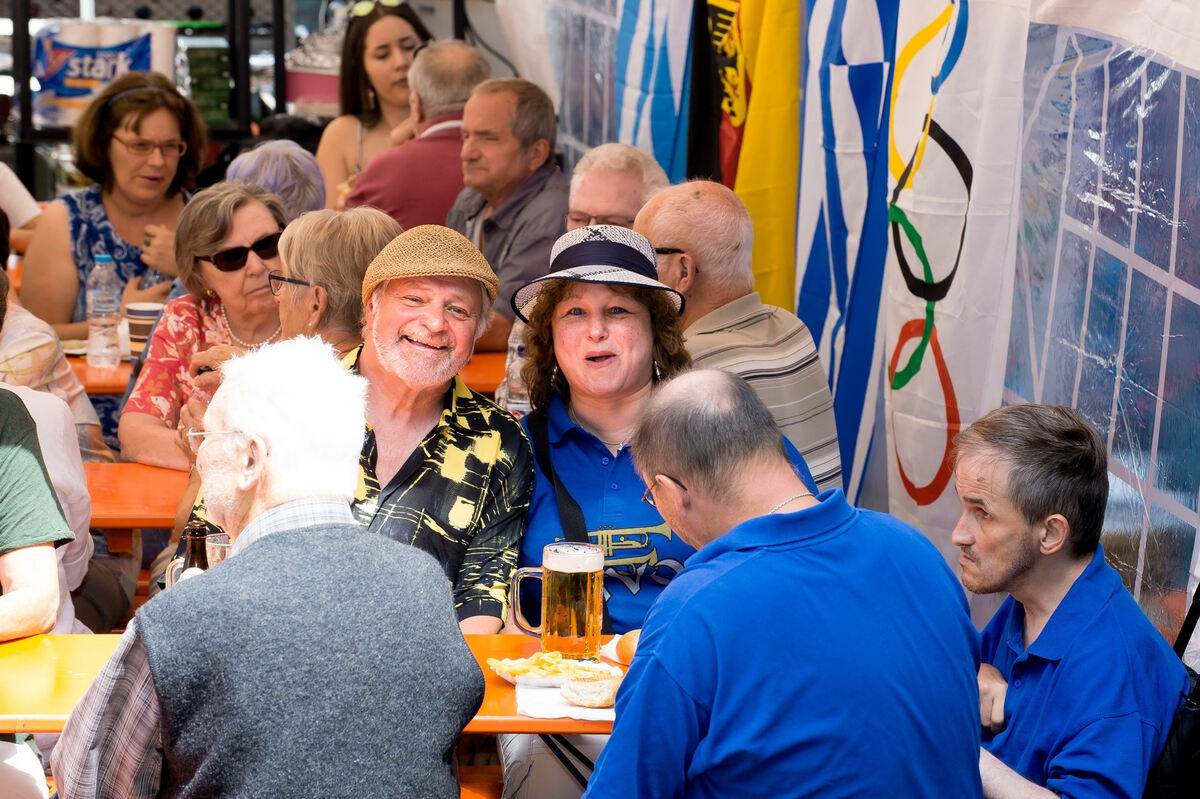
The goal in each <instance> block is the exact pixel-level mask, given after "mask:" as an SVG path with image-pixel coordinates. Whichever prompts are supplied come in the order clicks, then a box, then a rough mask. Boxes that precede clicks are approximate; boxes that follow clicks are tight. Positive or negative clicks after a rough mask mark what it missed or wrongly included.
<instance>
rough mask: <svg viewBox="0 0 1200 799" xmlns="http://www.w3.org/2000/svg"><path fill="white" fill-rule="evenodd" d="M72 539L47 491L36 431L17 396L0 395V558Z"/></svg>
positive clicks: (52, 492) (57, 505) (23, 404)
mask: <svg viewBox="0 0 1200 799" xmlns="http://www.w3.org/2000/svg"><path fill="white" fill-rule="evenodd" d="M73 540H75V534H74V533H73V532H71V528H70V527H68V526H67V522H66V519H65V518H64V517H63V512H62V508H61V507H60V506H59V504H58V497H56V496H55V495H54V489H53V488H51V487H50V476H49V475H48V474H47V473H46V465H45V463H43V461H42V449H41V447H40V446H38V439H37V426H36V425H35V424H34V422H33V418H32V417H31V416H30V415H29V411H27V410H25V403H23V402H21V398H20V397H18V396H17V395H16V394H14V393H12V392H11V391H0V555H7V554H8V553H9V552H13V551H14V550H18V549H25V548H26V547H32V546H37V545H39V544H54V545H55V546H59V545H61V544H66V543H67V542H69V541H73Z"/></svg>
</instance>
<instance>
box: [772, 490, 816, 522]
mask: <svg viewBox="0 0 1200 799" xmlns="http://www.w3.org/2000/svg"><path fill="white" fill-rule="evenodd" d="M811 496H812V492H810V491H801V492H800V493H799V494H796V495H795V496H794V497H788V498H787V499H785V500H784V501H783V502H780V503H779V504H778V505H776V506H775V507H773V508H771V509H770V510H769V511H767V512H766V513H764V514H763V515H764V516H770V515H771V514H772V513H775V512H776V511H777V510H779V509H780V508H782V507H783V506H784V505H787V504H789V503H791V502H795V501H796V500H798V499H800V498H801V497H811Z"/></svg>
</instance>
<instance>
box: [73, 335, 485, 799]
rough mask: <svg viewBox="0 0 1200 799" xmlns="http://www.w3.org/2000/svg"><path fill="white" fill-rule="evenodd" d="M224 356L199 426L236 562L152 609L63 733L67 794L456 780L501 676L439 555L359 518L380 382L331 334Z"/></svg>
mask: <svg viewBox="0 0 1200 799" xmlns="http://www.w3.org/2000/svg"><path fill="white" fill-rule="evenodd" d="M221 369H222V371H223V373H224V380H223V382H222V385H221V387H220V388H219V389H218V390H217V393H216V395H215V396H214V398H213V401H212V403H211V404H210V405H209V407H208V410H207V412H206V413H205V417H204V422H205V429H204V430H203V431H199V432H194V433H192V435H193V437H194V438H196V439H197V440H198V445H197V447H196V452H197V460H196V468H197V469H198V470H199V472H200V476H201V479H202V480H203V483H204V491H205V494H206V495H207V497H208V508H209V512H210V513H211V514H212V515H213V517H214V519H215V520H216V521H217V522H219V523H220V524H221V526H222V527H223V528H224V529H225V530H226V532H228V533H229V535H230V537H231V538H232V539H233V546H232V548H231V551H230V556H229V559H228V561H226V562H223V563H220V564H217V565H216V566H215V567H213V568H212V569H209V570H208V571H206V572H203V573H202V574H200V575H197V576H195V577H192V578H190V579H188V580H186V581H184V582H181V583H180V584H178V585H176V586H174V587H172V588H170V589H168V590H166V591H165V592H163V593H162V594H160V595H159V596H157V597H155V598H154V599H152V600H151V601H150V602H148V603H146V604H145V605H144V606H142V608H141V609H140V610H139V611H138V613H137V616H136V618H135V619H134V620H133V621H132V622H131V623H130V625H129V627H128V628H127V629H126V631H125V634H124V635H123V636H122V638H121V641H120V643H119V644H118V645H117V649H116V651H115V652H114V654H113V656H112V658H111V659H110V660H109V662H108V663H107V664H106V665H105V666H104V667H103V669H102V670H101V671H100V674H99V675H98V676H97V678H96V681H95V682H94V683H93V684H92V686H91V687H90V688H89V689H88V692H87V694H86V695H85V696H84V698H83V699H82V700H81V702H80V703H79V705H78V706H77V707H76V708H75V710H74V711H73V712H72V714H71V716H70V718H69V719H68V721H67V724H66V727H65V728H64V730H63V736H62V738H61V739H60V741H59V744H58V746H57V747H56V749H55V752H54V756H53V758H52V765H53V768H54V776H55V781H56V783H57V785H58V790H59V795H60V796H62V797H64V799H69V798H70V797H81V796H122V797H134V796H136V797H150V796H246V795H251V794H255V793H262V792H266V793H269V794H282V793H289V792H295V791H296V790H301V791H302V792H304V793H306V794H309V795H313V796H333V797H337V796H345V797H350V796H354V797H360V796H378V797H384V796H418V795H419V796H442V797H456V796H458V782H457V779H456V776H455V772H454V766H453V747H454V742H455V740H456V739H457V738H458V735H459V734H460V733H461V731H462V728H463V727H464V726H465V725H466V723H467V722H468V721H469V720H470V719H471V717H472V716H473V715H474V713H475V711H476V710H477V709H478V707H479V705H480V703H481V702H482V699H483V689H484V681H483V675H482V674H481V672H480V670H479V666H478V664H477V663H476V661H475V658H474V657H473V656H472V654H471V652H470V650H469V649H468V647H467V645H466V642H465V641H464V640H463V637H462V635H461V634H460V633H459V630H458V627H457V625H456V623H455V616H454V609H453V605H452V602H451V597H450V590H449V587H448V586H447V584H446V581H445V578H444V577H443V576H442V572H441V569H440V568H439V567H438V565H437V563H435V562H434V560H433V559H432V558H430V557H429V556H428V555H427V554H425V553H423V552H419V551H417V550H416V549H414V548H412V547H408V546H403V545H400V544H397V543H396V542H394V541H391V540H388V539H387V538H384V537H382V536H376V535H368V534H366V533H364V532H363V530H362V528H360V527H359V526H358V525H356V524H355V523H354V520H353V518H352V517H351V514H350V508H349V505H348V502H349V500H350V498H351V497H352V496H353V495H354V490H355V485H356V483H357V481H358V455H359V442H360V440H361V434H362V429H363V423H364V417H365V412H366V394H367V386H366V381H364V380H363V379H362V378H360V377H358V376H356V375H354V374H352V373H350V372H347V371H346V370H344V369H343V368H342V366H341V365H340V364H339V363H338V360H337V358H336V357H335V356H334V354H333V353H332V351H331V350H330V349H329V347H328V345H326V344H324V343H323V342H321V341H320V340H319V339H306V338H300V339H292V340H289V341H285V342H282V343H279V344H275V345H270V346H267V347H264V348H262V349H260V350H258V351H255V352H252V353H249V354H247V355H245V356H242V357H240V358H237V359H234V360H231V361H228V362H226V363H225V364H223V365H222V367H221ZM381 617H385V618H386V623H381V621H380V619H381ZM417 672H419V673H420V674H421V675H422V678H421V679H413V674H414V673H417ZM397 708H401V709H403V712H401V713H397V712H396V709H397ZM347 730H354V740H355V756H354V757H346V756H345V755H344V746H343V743H342V741H343V739H344V736H345V733H346V731H347ZM363 763H369V764H370V766H371V769H370V774H364V771H363V765H362V764H363Z"/></svg>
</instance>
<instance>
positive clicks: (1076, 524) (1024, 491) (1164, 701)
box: [952, 404, 1187, 799]
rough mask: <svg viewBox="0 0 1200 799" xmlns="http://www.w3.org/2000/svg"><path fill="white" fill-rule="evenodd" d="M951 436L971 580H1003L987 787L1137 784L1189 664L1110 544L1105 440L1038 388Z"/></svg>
mask: <svg viewBox="0 0 1200 799" xmlns="http://www.w3.org/2000/svg"><path fill="white" fill-rule="evenodd" d="M954 443H955V445H956V447H957V451H956V460H955V467H954V479H955V484H956V488H957V491H958V497H959V500H960V501H961V502H962V506H963V514H962V517H961V518H960V519H959V522H958V525H957V526H956V527H955V528H954V534H953V538H952V540H953V542H954V543H955V545H957V546H959V547H961V548H962V556H961V557H960V558H959V566H960V567H961V569H962V582H963V585H965V586H966V587H967V588H968V589H969V590H971V591H974V592H975V593H979V594H986V593H992V592H996V591H1004V592H1006V593H1008V594H1009V596H1008V597H1007V598H1006V599H1005V600H1004V603H1003V604H1002V605H1001V606H1000V609H999V610H998V611H996V615H995V616H993V617H992V620H991V621H990V622H988V625H987V627H986V628H985V629H984V631H983V639H982V656H983V665H982V666H980V669H979V696H980V718H981V722H982V724H983V751H982V752H981V756H980V763H979V765H980V772H981V775H982V778H983V790H984V795H985V796H986V797H989V799H993V798H999V799H1003V798H1004V797H1040V796H1048V797H1049V796H1070V797H1072V799H1075V798H1076V797H1132V796H1141V795H1142V788H1143V786H1144V785H1145V783H1146V774H1147V772H1148V771H1149V769H1150V767H1151V766H1152V765H1153V764H1154V762H1155V761H1156V760H1157V759H1158V756H1159V752H1161V750H1162V748H1163V743H1164V742H1165V741H1166V737H1167V732H1168V730H1169V729H1170V727H1171V722H1172V719H1173V718H1174V716H1175V712H1176V709H1177V708H1178V707H1179V704H1180V701H1181V700H1182V698H1183V693H1184V691H1186V689H1187V676H1186V674H1185V673H1184V668H1183V665H1182V664H1181V663H1180V662H1179V659H1178V658H1176V657H1175V656H1174V654H1173V653H1172V652H1171V649H1170V647H1169V646H1168V645H1167V642H1166V641H1165V640H1164V639H1163V637H1162V635H1160V634H1159V632H1158V631H1157V630H1156V629H1154V627H1153V626H1152V625H1151V624H1150V622H1149V620H1147V618H1146V616H1145V615H1144V614H1143V613H1142V611H1141V609H1140V608H1139V607H1138V606H1137V603H1136V602H1134V600H1133V597H1132V596H1130V595H1129V592H1128V591H1126V590H1125V586H1124V584H1123V583H1122V582H1121V575H1120V574H1118V573H1117V572H1116V570H1115V569H1113V568H1112V567H1111V566H1109V565H1108V563H1107V562H1106V561H1105V559H1104V548H1103V547H1102V546H1100V531H1101V528H1102V526H1103V524H1104V510H1105V505H1106V502H1107V499H1108V456H1107V452H1106V450H1105V446H1104V440H1103V439H1102V438H1101V437H1100V434H1099V433H1097V432H1096V430H1095V429H1093V428H1092V426H1091V425H1089V424H1088V423H1087V422H1086V421H1085V420H1084V419H1083V417H1082V416H1080V415H1079V413H1078V412H1076V411H1074V410H1072V409H1071V408H1065V407H1059V406H1052V405H1033V404H1030V405H1013V406H1009V407H1005V408H999V409H997V410H994V411H992V412H991V413H988V414H986V415H985V416H983V417H982V418H980V419H979V420H977V421H976V422H974V423H973V424H972V425H971V426H970V427H968V428H967V429H966V430H964V431H962V432H961V433H959V434H958V436H957V437H956V438H955V441H954Z"/></svg>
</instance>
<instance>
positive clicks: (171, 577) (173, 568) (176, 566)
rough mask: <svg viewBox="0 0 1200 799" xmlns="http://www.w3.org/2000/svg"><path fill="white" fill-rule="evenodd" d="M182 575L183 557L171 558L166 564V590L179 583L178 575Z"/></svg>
mask: <svg viewBox="0 0 1200 799" xmlns="http://www.w3.org/2000/svg"><path fill="white" fill-rule="evenodd" d="M182 573H183V556H182V555H181V556H179V557H176V558H172V559H171V562H170V563H168V564H167V574H166V577H167V588H170V587H171V586H173V585H175V583H177V582H179V575H180V574H182Z"/></svg>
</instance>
